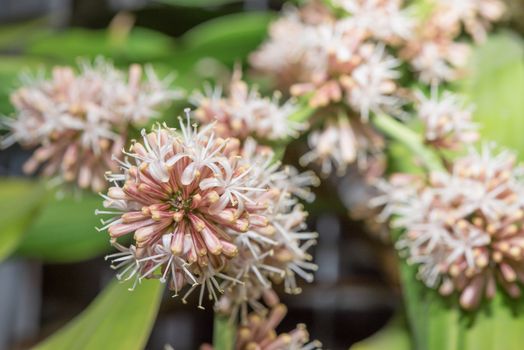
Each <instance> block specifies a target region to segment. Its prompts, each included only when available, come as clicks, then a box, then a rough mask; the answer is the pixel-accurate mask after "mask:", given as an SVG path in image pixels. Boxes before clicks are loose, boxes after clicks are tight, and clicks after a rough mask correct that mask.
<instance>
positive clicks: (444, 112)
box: [415, 87, 478, 149]
mask: <svg viewBox="0 0 524 350" xmlns="http://www.w3.org/2000/svg"><path fill="white" fill-rule="evenodd" d="M415 95H416V98H417V102H416V107H417V111H416V113H417V116H418V117H419V118H420V119H421V120H422V123H423V125H424V138H425V140H426V142H428V143H430V144H431V145H433V146H434V147H437V148H447V149H458V148H460V147H462V146H463V145H466V144H469V143H472V142H474V141H476V140H477V139H478V133H477V126H476V125H475V124H474V123H473V122H472V114H473V107H472V106H470V105H466V104H465V102H464V101H463V100H462V99H461V98H460V96H458V95H456V94H453V93H452V92H450V91H444V93H443V94H442V96H440V97H439V96H438V91H437V89H436V87H434V88H433V89H432V91H431V96H430V97H426V96H425V95H424V94H423V93H422V92H420V91H418V92H416V94H415Z"/></svg>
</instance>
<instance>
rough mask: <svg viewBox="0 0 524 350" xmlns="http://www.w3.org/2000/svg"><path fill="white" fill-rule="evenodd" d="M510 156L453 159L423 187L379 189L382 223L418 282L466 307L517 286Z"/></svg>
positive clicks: (517, 212)
mask: <svg viewBox="0 0 524 350" xmlns="http://www.w3.org/2000/svg"><path fill="white" fill-rule="evenodd" d="M515 162H516V157H515V154H513V153H510V152H509V151H502V152H500V153H496V152H495V150H494V146H493V145H492V144H486V145H484V147H483V148H482V150H481V151H480V152H477V151H474V150H471V151H470V152H469V154H468V155H466V156H465V157H462V158H459V159H457V160H456V161H455V162H454V163H453V166H452V169H451V170H450V171H449V172H433V173H431V174H430V175H429V177H428V179H427V180H426V181H425V180H424V179H422V178H418V179H417V178H416V177H414V176H412V175H397V176H393V177H392V178H391V179H390V181H389V182H387V183H386V182H383V183H381V185H379V188H380V189H381V190H382V191H383V195H382V196H380V197H377V198H375V199H374V203H372V204H374V205H377V206H379V205H384V207H383V208H384V209H383V212H382V216H381V219H387V218H388V217H392V225H393V227H396V228H399V229H402V230H404V233H403V234H402V236H401V237H400V239H399V240H398V242H397V243H396V247H397V249H399V250H401V251H402V252H403V254H405V256H406V257H407V261H408V263H411V264H416V265H417V266H418V276H419V278H420V279H421V280H422V281H423V282H424V283H425V284H426V285H427V286H428V287H431V288H438V290H439V292H440V293H441V294H443V295H450V294H452V293H454V292H456V293H458V294H459V296H460V298H459V299H460V305H461V306H462V307H463V308H465V309H473V308H475V307H477V306H478V305H479V303H480V302H481V301H482V299H483V298H487V299H491V298H493V296H494V295H495V293H496V290H497V285H498V286H500V287H502V289H503V290H505V291H506V292H507V294H508V295H510V296H511V297H513V298H518V297H520V296H521V285H522V284H523V283H524V263H523V261H524V201H523V198H524V182H523V179H522V174H523V170H524V169H522V168H520V167H517V166H516V165H515Z"/></svg>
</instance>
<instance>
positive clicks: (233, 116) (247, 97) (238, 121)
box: [191, 70, 305, 140]
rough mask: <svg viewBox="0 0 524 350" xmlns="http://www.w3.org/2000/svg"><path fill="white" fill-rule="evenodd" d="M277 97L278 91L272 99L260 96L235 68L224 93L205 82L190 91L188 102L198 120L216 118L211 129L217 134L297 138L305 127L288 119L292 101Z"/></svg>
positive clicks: (291, 109) (240, 136)
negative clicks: (193, 90)
mask: <svg viewBox="0 0 524 350" xmlns="http://www.w3.org/2000/svg"><path fill="white" fill-rule="evenodd" d="M279 97H280V96H279V94H278V93H275V94H274V95H273V97H272V98H268V97H262V96H261V95H260V93H259V92H258V91H257V89H256V88H254V87H252V88H250V87H249V86H248V85H247V83H246V82H244V81H242V80H241V74H240V70H236V71H235V73H234V74H233V77H232V80H231V82H230V84H229V91H228V94H227V95H223V94H222V88H220V87H215V88H212V87H211V86H210V85H208V86H206V88H205V89H204V91H203V92H196V93H194V94H193V95H192V96H191V101H192V103H193V104H194V105H195V106H196V108H197V109H196V110H195V116H196V118H197V119H198V120H199V121H200V122H202V123H210V122H213V121H216V123H217V124H216V126H215V130H216V132H217V134H218V135H219V136H221V137H237V138H240V139H245V138H246V137H248V136H255V137H257V138H261V139H266V140H280V139H285V138H288V137H297V136H298V135H299V131H302V130H304V129H305V125H304V124H303V123H298V122H294V121H292V120H291V119H290V117H291V116H292V115H293V113H295V112H297V110H298V106H297V104H296V103H295V102H294V101H293V100H288V101H286V102H285V103H284V104H280V103H279V100H280V98H279Z"/></svg>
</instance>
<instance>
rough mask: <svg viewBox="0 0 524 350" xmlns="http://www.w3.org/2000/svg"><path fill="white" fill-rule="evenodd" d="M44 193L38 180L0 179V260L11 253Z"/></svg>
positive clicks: (38, 207)
mask: <svg viewBox="0 0 524 350" xmlns="http://www.w3.org/2000/svg"><path fill="white" fill-rule="evenodd" d="M45 194H46V191H45V190H44V188H43V186H42V184H41V183H40V182H35V181H29V180H14V179H6V178H2V179H1V180H0V222H1V223H2V225H1V226H0V261H2V260H3V259H5V258H6V257H8V256H9V255H10V254H11V252H12V251H13V250H14V249H15V248H16V246H17V245H18V243H19V242H20V240H21V239H22V236H23V234H24V233H25V232H26V230H27V228H28V227H29V225H31V223H32V222H33V221H34V219H35V218H36V217H37V216H38V211H39V209H40V207H41V206H42V204H43V202H44V201H45V198H46V196H45Z"/></svg>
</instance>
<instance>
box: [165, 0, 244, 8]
mask: <svg viewBox="0 0 524 350" xmlns="http://www.w3.org/2000/svg"><path fill="white" fill-rule="evenodd" d="M157 1H158V2H160V3H164V4H166V5H171V6H183V7H217V6H223V5H229V4H234V3H240V2H241V0H157Z"/></svg>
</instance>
